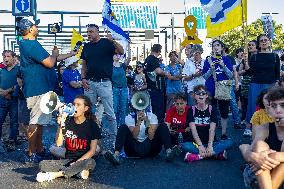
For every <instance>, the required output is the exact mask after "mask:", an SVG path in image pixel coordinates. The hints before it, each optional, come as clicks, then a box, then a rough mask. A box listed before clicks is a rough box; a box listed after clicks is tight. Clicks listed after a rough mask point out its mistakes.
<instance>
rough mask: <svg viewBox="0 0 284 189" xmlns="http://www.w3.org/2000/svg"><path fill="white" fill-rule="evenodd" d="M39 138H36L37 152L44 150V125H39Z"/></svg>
mask: <svg viewBox="0 0 284 189" xmlns="http://www.w3.org/2000/svg"><path fill="white" fill-rule="evenodd" d="M37 128H38V131H37V138H36V152H42V151H43V144H42V132H43V131H42V130H43V128H42V125H38V126H37Z"/></svg>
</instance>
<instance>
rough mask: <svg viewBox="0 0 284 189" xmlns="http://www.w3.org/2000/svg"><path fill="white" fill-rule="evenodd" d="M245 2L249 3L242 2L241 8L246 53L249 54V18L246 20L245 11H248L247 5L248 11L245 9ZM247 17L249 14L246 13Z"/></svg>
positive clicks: (242, 0)
mask: <svg viewBox="0 0 284 189" xmlns="http://www.w3.org/2000/svg"><path fill="white" fill-rule="evenodd" d="M244 1H245V2H246V3H247V0H241V7H242V28H243V35H244V39H243V42H244V51H245V53H248V52H247V51H248V25H247V20H246V19H247V18H245V14H244V11H247V5H246V9H244V4H243V3H244ZM246 15H247V13H246Z"/></svg>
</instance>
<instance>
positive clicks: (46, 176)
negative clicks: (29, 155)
mask: <svg viewBox="0 0 284 189" xmlns="http://www.w3.org/2000/svg"><path fill="white" fill-rule="evenodd" d="M53 179H55V176H54V175H53V174H51V173H44V172H39V173H38V174H37V175H36V180H37V181H38V182H44V181H52V180H53Z"/></svg>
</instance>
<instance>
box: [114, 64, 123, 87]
mask: <svg viewBox="0 0 284 189" xmlns="http://www.w3.org/2000/svg"><path fill="white" fill-rule="evenodd" d="M125 70H126V66H125V64H121V66H120V67H116V66H113V70H112V86H113V87H115V88H127V80H126V73H125Z"/></svg>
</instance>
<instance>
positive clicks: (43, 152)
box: [37, 148, 51, 158]
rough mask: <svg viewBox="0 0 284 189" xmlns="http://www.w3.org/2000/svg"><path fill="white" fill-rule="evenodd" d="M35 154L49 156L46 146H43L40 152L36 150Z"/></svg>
mask: <svg viewBox="0 0 284 189" xmlns="http://www.w3.org/2000/svg"><path fill="white" fill-rule="evenodd" d="M37 155H38V156H40V157H43V158H46V157H49V156H51V154H50V153H49V152H48V151H47V150H46V148H43V150H42V151H41V152H38V153H37Z"/></svg>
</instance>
